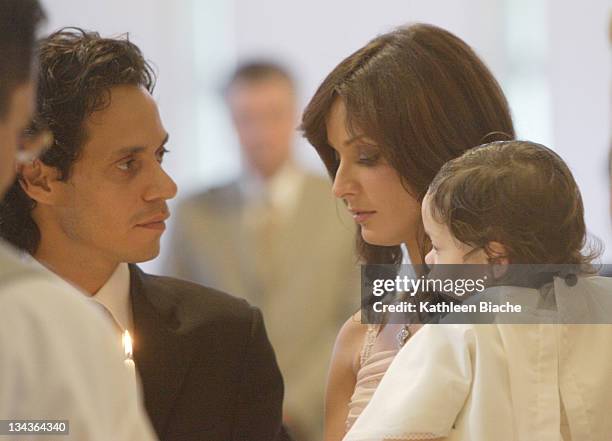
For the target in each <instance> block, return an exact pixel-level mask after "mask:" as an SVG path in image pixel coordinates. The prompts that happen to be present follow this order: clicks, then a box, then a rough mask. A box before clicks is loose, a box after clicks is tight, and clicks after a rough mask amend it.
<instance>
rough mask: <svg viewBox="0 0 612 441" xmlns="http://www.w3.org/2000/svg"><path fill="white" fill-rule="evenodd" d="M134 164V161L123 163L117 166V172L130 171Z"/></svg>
mask: <svg viewBox="0 0 612 441" xmlns="http://www.w3.org/2000/svg"><path fill="white" fill-rule="evenodd" d="M135 162H136V160H135V159H129V160H127V161H123V162H122V163H120V164H118V165H117V168H118V169H119V170H123V171H130V170H131V169H132V168H134V167H133V166H134V163H135Z"/></svg>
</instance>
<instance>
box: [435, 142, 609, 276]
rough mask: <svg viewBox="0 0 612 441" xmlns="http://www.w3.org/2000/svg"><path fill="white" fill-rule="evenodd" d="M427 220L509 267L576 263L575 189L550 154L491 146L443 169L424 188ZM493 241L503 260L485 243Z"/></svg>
mask: <svg viewBox="0 0 612 441" xmlns="http://www.w3.org/2000/svg"><path fill="white" fill-rule="evenodd" d="M428 196H429V198H430V199H429V200H430V204H429V209H430V213H431V215H432V217H433V218H434V219H435V220H436V221H437V222H439V223H441V224H444V225H447V226H448V228H449V230H450V232H451V234H452V235H453V237H454V238H456V239H457V240H458V241H460V242H462V243H465V244H467V245H470V246H471V247H474V248H475V249H484V250H485V251H486V252H487V254H488V255H489V256H491V257H506V258H508V260H509V261H510V263H513V264H514V263H516V264H559V265H566V264H567V265H583V264H588V263H590V262H591V260H593V259H594V258H595V257H596V256H597V254H598V252H597V251H596V250H593V251H591V252H589V253H584V252H583V248H584V247H585V245H586V240H587V233H586V226H585V223H584V206H583V204H582V197H581V195H580V190H579V189H578V185H577V184H576V181H575V180H574V177H573V176H572V173H571V171H570V170H569V168H568V167H567V165H566V164H565V162H563V160H562V159H561V158H560V157H559V156H558V155H557V154H556V153H555V152H553V151H552V150H550V149H548V148H547V147H544V146H542V145H539V144H535V143H532V142H527V141H507V142H494V143H490V144H486V145H484V146H481V147H478V148H475V149H473V150H470V151H468V152H467V153H465V154H464V155H463V156H461V157H459V158H457V159H454V160H452V161H450V162H448V163H446V164H445V165H444V166H443V167H442V169H441V170H440V172H439V173H438V174H437V175H436V177H435V178H434V180H433V182H432V183H431V186H430V187H429V191H428ZM491 242H498V243H500V244H502V245H503V246H504V248H505V255H503V256H498V255H496V253H494V252H493V251H492V250H491V249H489V245H490V243H491Z"/></svg>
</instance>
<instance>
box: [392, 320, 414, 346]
mask: <svg viewBox="0 0 612 441" xmlns="http://www.w3.org/2000/svg"><path fill="white" fill-rule="evenodd" d="M411 335H412V332H411V331H410V325H404V326H402V329H400V330H399V332H398V333H397V335H396V336H395V338H396V339H397V347H398V348H401V347H402V346H404V345H405V344H406V342H407V341H408V339H409V338H410V336H411Z"/></svg>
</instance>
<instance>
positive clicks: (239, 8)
mask: <svg viewBox="0 0 612 441" xmlns="http://www.w3.org/2000/svg"><path fill="white" fill-rule="evenodd" d="M43 3H44V4H45V6H46V8H47V10H48V12H49V18H50V19H49V21H48V23H47V30H48V31H50V30H54V29H57V28H59V27H62V26H70V25H75V26H79V27H84V28H88V29H92V30H97V31H99V32H101V33H102V34H104V35H114V34H118V33H124V32H129V34H130V38H131V39H132V40H133V41H134V42H135V43H136V44H138V45H139V46H140V48H141V49H142V50H143V52H144V54H145V56H146V57H147V58H148V59H149V60H151V61H152V62H153V63H154V65H155V66H156V68H157V71H158V84H157V89H156V98H157V100H158V102H159V105H160V109H161V113H162V117H163V120H164V123H165V125H166V128H167V130H168V131H169V133H170V134H171V138H170V139H171V142H170V149H171V151H172V153H171V154H170V155H169V156H168V160H167V169H168V170H169V173H170V174H171V175H172V176H173V178H174V179H175V180H176V181H177V184H178V185H179V189H180V191H179V198H184V197H185V196H188V195H189V194H191V193H193V192H194V191H195V190H201V189H202V188H203V187H208V186H211V185H214V184H218V183H220V182H224V181H227V180H229V179H231V178H232V177H234V176H236V175H237V174H238V172H239V168H240V160H239V149H238V143H237V139H236V136H235V134H234V133H233V130H232V127H231V122H230V119H229V115H228V112H227V109H226V106H225V104H224V101H223V97H222V95H221V92H220V89H221V87H222V86H223V84H224V82H225V80H226V76H227V75H228V74H229V73H230V72H231V71H232V69H233V68H234V67H235V65H236V63H237V62H239V61H241V60H243V59H247V58H253V57H259V56H264V57H265V58H272V59H275V60H278V61H280V62H281V63H283V64H284V65H286V66H288V67H289V68H290V69H291V71H292V73H293V74H294V76H295V78H296V79H297V83H298V90H299V93H298V98H299V105H300V110H301V108H302V107H303V106H304V105H305V103H306V102H307V100H308V99H309V97H310V96H311V95H312V94H313V92H314V90H315V89H316V87H317V85H318V84H319V83H320V81H321V80H322V79H323V77H324V76H325V75H326V74H327V73H328V72H329V71H330V70H331V69H332V68H333V67H334V66H335V65H336V64H337V63H338V62H339V61H340V60H341V59H342V58H344V57H345V56H347V55H348V54H349V53H351V52H352V51H354V50H355V49H357V48H359V47H360V46H362V45H363V44H364V43H366V42H367V41H368V40H369V39H371V38H372V37H374V36H375V35H377V34H378V33H381V32H385V31H388V30H390V29H392V28H393V27H395V26H397V25H400V24H402V23H406V22H415V21H423V22H428V23H433V24H436V25H439V26H442V27H444V28H446V29H448V30H450V31H452V32H454V33H455V34H457V35H458V36H459V37H461V38H463V39H464V40H465V41H466V42H467V43H468V44H470V45H471V46H472V47H473V48H475V50H476V52H477V53H478V54H479V55H480V56H481V57H482V58H483V59H484V61H485V62H486V63H487V64H488V66H489V67H490V68H491V69H492V71H493V73H494V75H495V76H496V77H497V79H498V80H499V81H500V82H501V85H502V88H503V89H504V91H505V92H506V94H507V96H508V98H509V101H510V106H511V108H512V112H513V116H514V120H515V124H516V127H517V129H518V134H519V137H521V138H525V139H530V140H533V141H537V142H541V143H543V144H545V145H548V146H550V147H552V148H553V149H555V150H556V151H557V152H558V153H559V154H561V156H562V157H563V158H564V159H565V160H566V161H567V162H568V163H569V165H570V167H571V169H572V171H573V172H574V174H575V176H576V179H577V181H578V183H579V185H580V188H581V190H582V194H583V198H584V201H585V205H586V218H587V225H588V228H589V231H590V232H591V234H593V235H594V236H597V237H599V238H600V239H601V240H602V241H603V242H604V243H606V244H607V245H608V248H612V246H610V244H612V233H611V228H610V220H609V208H608V200H609V195H608V192H609V182H608V172H607V152H608V147H609V145H610V119H611V118H610V107H611V106H610V103H611V101H610V97H611V94H610V84H611V81H610V79H611V76H610V49H609V47H610V46H609V42H608V21H609V19H610V10H611V4H610V0H589V1H587V2H580V3H577V2H573V1H569V0H561V1H559V0H453V1H448V0H401V1H399V0H379V1H377V2H372V1H367V0H334V1H323V0H310V1H308V2H304V1H299V2H298V1H287V0H259V1H252V0H176V1H168V0H129V1H126V0H105V1H104V2H99V1H93V0H78V1H77V0H43ZM295 145H296V152H295V153H296V156H297V157H298V158H299V160H300V161H301V162H302V163H303V164H305V165H306V166H307V167H309V168H311V169H313V170H316V171H318V172H320V173H323V169H322V167H321V165H320V164H319V162H318V159H317V158H316V156H315V154H314V150H313V149H312V148H310V147H309V146H308V145H307V144H306V142H305V141H303V140H301V139H299V135H298V134H297V133H296V144H295ZM162 250H163V248H162ZM163 259H164V256H163V251H162V256H160V258H158V259H156V260H155V261H153V262H150V263H148V264H146V265H145V267H146V268H147V269H148V270H150V271H157V272H163V268H162V267H161V264H160V262H162V261H163ZM604 260H606V261H612V250H607V251H606V254H605V257H604Z"/></svg>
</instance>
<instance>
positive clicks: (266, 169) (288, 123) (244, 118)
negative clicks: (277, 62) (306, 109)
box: [227, 77, 296, 177]
mask: <svg viewBox="0 0 612 441" xmlns="http://www.w3.org/2000/svg"><path fill="white" fill-rule="evenodd" d="M227 102H228V105H229V108H230V112H231V115H232V119H233V122H234V126H235V128H236V132H237V134H238V138H239V140H240V145H241V148H242V155H243V157H244V159H245V161H246V163H247V165H248V166H249V167H250V168H251V169H253V170H254V171H255V172H257V173H259V174H260V175H262V176H264V177H269V176H271V175H273V174H274V173H275V172H276V171H277V170H278V168H279V167H280V166H281V165H282V164H283V163H284V162H285V161H286V160H287V158H288V157H289V155H290V149H291V144H292V139H293V136H294V133H295V125H296V121H295V111H296V103H295V93H294V90H293V87H292V86H291V84H290V83H289V82H288V81H287V80H285V79H284V78H282V77H270V78H267V79H261V80H253V81H246V80H243V81H241V80H239V81H237V82H236V83H234V84H233V85H232V86H231V87H230V90H229V92H228V96H227Z"/></svg>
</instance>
